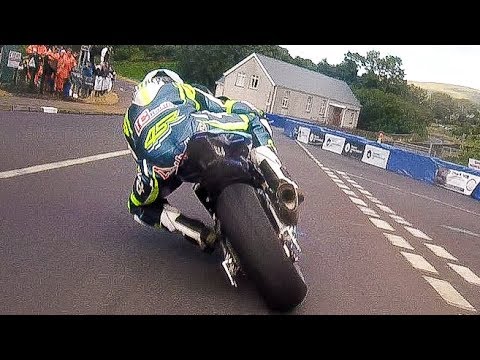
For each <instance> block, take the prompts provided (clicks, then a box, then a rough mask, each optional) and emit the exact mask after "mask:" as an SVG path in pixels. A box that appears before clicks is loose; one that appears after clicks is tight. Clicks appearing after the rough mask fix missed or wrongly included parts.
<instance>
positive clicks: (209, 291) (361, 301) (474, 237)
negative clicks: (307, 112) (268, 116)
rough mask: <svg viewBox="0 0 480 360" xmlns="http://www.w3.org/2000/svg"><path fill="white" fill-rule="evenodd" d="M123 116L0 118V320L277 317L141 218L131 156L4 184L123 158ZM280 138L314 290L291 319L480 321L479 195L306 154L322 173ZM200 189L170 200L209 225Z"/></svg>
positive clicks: (251, 291) (215, 265) (186, 189)
mask: <svg viewBox="0 0 480 360" xmlns="http://www.w3.org/2000/svg"><path fill="white" fill-rule="evenodd" d="M122 120H123V119H122V117H121V116H81V115H63V114H44V113H29V112H0V134H1V135H0V139H1V141H0V153H1V154H2V156H1V157H0V199H1V202H2V204H3V206H2V207H1V208H0V242H1V243H0V314H270V311H269V310H268V309H266V307H265V305H264V304H263V301H262V299H261V298H260V297H259V296H258V294H257V293H256V291H255V288H254V287H253V285H252V284H251V283H250V282H248V280H247V279H241V280H240V282H239V287H238V288H237V289H235V288H232V287H231V286H230V284H229V283H228V281H227V278H226V276H225V275H224V273H223V270H222V269H221V265H220V262H221V260H222V259H221V257H220V254H219V253H217V252H216V253H214V254H212V255H207V254H203V253H202V252H200V251H199V249H197V248H196V247H195V246H193V245H191V244H190V243H188V242H186V241H185V240H184V239H183V238H182V237H179V236H176V235H172V234H168V233H165V232H160V231H157V230H154V229H150V228H146V227H142V226H140V225H139V224H137V223H136V222H134V221H133V219H132V218H131V216H130V214H129V213H128V210H127V208H126V200H127V197H128V195H129V192H130V188H131V185H132V183H133V171H134V163H133V160H132V159H131V157H130V155H120V156H116V157H111V158H106V159H100V160H96V161H91V162H87V163H83V164H77V165H72V166H67V167H62V168H56V169H50V170H45V171H40V172H37V173H31V174H21V173H19V174H18V175H17V176H12V177H9V178H1V177H2V176H1V175H2V174H6V172H7V171H10V170H14V169H22V168H25V167H30V166H35V165H41V164H50V163H55V162H58V161H63V160H68V159H76V158H83V157H87V156H93V155H97V154H103V153H110V152H114V151H121V150H125V149H126V145H125V143H124V140H123V137H122V136H123V135H122ZM275 131H276V132H275V138H276V141H277V146H278V148H279V151H280V153H281V156H282V159H283V161H284V164H285V165H286V167H287V168H288V169H289V171H290V173H291V174H292V176H293V177H294V178H295V179H296V180H297V182H298V183H299V185H300V186H301V187H302V188H303V189H304V191H305V193H306V200H305V203H304V205H303V209H302V213H301V215H300V222H299V231H300V238H299V241H300V244H301V246H302V249H303V254H302V257H301V266H302V268H303V271H304V274H305V276H306V280H307V282H308V285H309V293H308V296H307V299H306V300H305V302H304V303H303V304H302V305H301V306H300V307H298V308H297V309H295V310H294V311H293V312H292V314H319V315H323V314H366V315H368V314H395V315H397V314H398V315H403V314H466V315H470V314H472V315H476V314H478V311H480V284H479V283H477V282H478V281H477V279H478V277H477V278H475V275H472V274H470V273H469V272H468V270H470V271H471V272H473V273H474V274H477V275H478V274H480V262H479V261H478V260H479V259H480V221H479V220H480V206H479V205H480V203H479V202H478V201H476V200H474V199H471V198H468V197H466V196H463V195H461V194H456V193H453V192H450V191H448V190H444V189H441V188H438V187H435V186H431V185H428V184H423V183H421V182H417V181H414V180H411V179H408V178H406V177H403V176H401V175H397V174H394V173H390V172H387V171H384V170H382V169H378V168H376V167H374V166H369V165H366V164H362V163H360V162H358V161H356V160H354V159H349V158H346V157H342V156H340V155H336V154H332V153H329V152H327V151H324V150H322V149H319V148H317V147H314V146H305V149H306V150H307V151H308V152H309V153H310V155H311V156H312V157H314V158H315V159H316V160H317V162H318V163H320V164H321V165H322V167H321V166H319V164H317V162H315V161H314V159H312V158H311V157H310V156H309V154H307V152H306V151H305V150H304V149H303V148H302V147H301V146H300V145H298V144H297V143H296V142H294V141H292V140H290V139H288V138H286V137H285V136H284V135H283V134H281V131H280V130H278V129H275ZM331 170H333V171H331ZM337 171H340V172H337ZM345 176H346V178H345ZM190 187H191V186H190V185H189V184H184V185H182V187H180V188H179V189H178V190H177V191H176V192H175V193H174V194H173V195H171V197H170V200H171V202H172V204H173V205H175V206H177V207H178V208H180V209H182V210H184V212H185V213H187V214H189V215H192V216H197V217H199V218H200V219H202V220H204V221H208V220H209V219H208V215H207V213H206V211H205V210H203V209H202V207H201V205H200V204H199V203H198V201H197V200H196V199H195V197H194V196H193V194H192V192H191V190H190ZM347 188H348V189H347ZM343 190H346V191H347V192H348V191H353V195H352V193H349V194H347V193H345V192H344V191H343ZM369 194H371V196H373V197H374V198H375V199H374V198H372V197H370V198H368V197H367V196H370V195H369ZM350 196H351V198H350ZM354 201H355V202H356V203H354ZM361 201H362V202H363V203H364V205H367V206H366V208H368V209H369V210H365V209H363V211H366V212H368V214H370V215H366V214H365V213H364V212H362V211H361V210H360V208H359V207H358V204H361ZM374 201H375V202H379V203H380V202H381V204H379V205H381V206H382V207H379V206H377V205H376V204H375V202H374ZM357 203H358V204H357ZM385 206H386V207H387V208H385ZM372 210H373V211H374V212H375V215H373V213H372ZM391 212H394V213H395V214H390V213H391ZM390 215H397V216H401V217H402V219H400V218H396V219H394V218H392V217H390ZM370 218H373V219H376V218H378V219H380V220H384V221H386V222H388V224H389V225H390V226H391V227H392V228H389V229H388V230H385V229H381V228H379V227H378V226H385V224H384V223H381V222H378V221H376V220H373V221H375V222H376V225H375V224H374V222H373V221H372V220H371V219H370ZM398 221H400V222H404V224H400V223H398ZM405 222H408V223H410V225H411V226H410V228H413V229H416V230H417V232H415V230H411V229H410V231H412V232H413V233H411V232H409V231H408V230H407V229H406V228H405V227H404V226H405ZM418 230H419V231H421V233H419V232H418ZM384 233H385V234H387V235H384ZM392 235H396V237H395V236H392ZM424 235H426V236H427V238H425V236H424ZM387 236H388V238H387ZM419 236H423V237H424V238H421V237H419ZM399 237H400V238H399ZM453 258H455V259H453ZM422 259H423V260H422ZM460 267H461V268H460ZM454 269H456V270H457V271H458V272H457V271H454ZM465 269H467V270H465ZM459 272H460V273H462V274H464V275H463V276H461V275H460V274H459ZM452 289H453V290H452Z"/></svg>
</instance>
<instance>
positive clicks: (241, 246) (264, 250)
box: [216, 183, 307, 311]
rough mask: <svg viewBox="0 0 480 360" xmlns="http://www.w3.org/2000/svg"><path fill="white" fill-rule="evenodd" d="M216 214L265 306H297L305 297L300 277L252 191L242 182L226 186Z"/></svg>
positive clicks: (283, 309) (273, 307)
mask: <svg viewBox="0 0 480 360" xmlns="http://www.w3.org/2000/svg"><path fill="white" fill-rule="evenodd" d="M216 215H217V217H218V219H219V220H220V224H221V226H222V233H223V234H224V235H225V236H226V237H227V239H228V241H229V242H230V243H231V245H232V247H233V248H234V250H235V252H236V253H237V255H238V257H239V259H240V263H241V266H242V269H243V270H244V272H245V273H246V274H247V276H248V277H250V278H251V279H252V280H253V282H254V283H255V285H256V287H257V289H258V290H259V292H260V293H261V294H262V296H263V297H264V299H265V301H266V303H267V305H268V306H269V307H270V308H271V309H273V310H277V311H288V310H291V309H292V308H294V307H295V306H297V305H299V304H300V303H301V302H302V301H303V300H304V298H305V296H306V294H307V285H306V284H305V281H304V279H303V274H302V273H301V272H300V268H299V267H298V264H294V263H293V262H292V261H291V260H290V259H289V258H288V257H287V255H286V254H285V251H284V250H283V245H282V243H281V241H280V239H279V238H278V236H277V234H276V232H275V231H274V229H273V227H272V224H271V223H270V221H269V219H268V217H267V215H266V214H265V211H264V209H263V207H262V205H261V203H260V200H259V198H258V196H257V194H256V191H255V190H254V189H253V188H252V187H251V186H249V185H247V184H242V183H237V184H233V185H230V186H228V187H226V188H225V189H224V190H223V191H222V193H221V194H220V196H219V198H218V200H217V208H216Z"/></svg>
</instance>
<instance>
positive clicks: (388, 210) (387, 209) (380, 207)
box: [375, 204, 395, 214]
mask: <svg viewBox="0 0 480 360" xmlns="http://www.w3.org/2000/svg"><path fill="white" fill-rule="evenodd" d="M375 205H377V206H378V208H379V209H380V210H383V211H385V212H386V213H388V214H395V211H393V210H392V209H390V208H389V207H388V206H385V205H380V204H375Z"/></svg>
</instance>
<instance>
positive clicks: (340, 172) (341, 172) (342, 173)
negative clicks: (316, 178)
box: [337, 170, 346, 175]
mask: <svg viewBox="0 0 480 360" xmlns="http://www.w3.org/2000/svg"><path fill="white" fill-rule="evenodd" d="M337 173H339V174H340V175H346V174H345V173H344V172H343V171H340V170H337Z"/></svg>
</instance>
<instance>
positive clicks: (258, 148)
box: [123, 69, 291, 247]
mask: <svg viewBox="0 0 480 360" xmlns="http://www.w3.org/2000/svg"><path fill="white" fill-rule="evenodd" d="M262 115H263V112H262V111H259V110H257V109H255V107H254V106H253V105H251V104H249V103H247V102H245V101H234V100H227V101H226V102H225V103H222V102H221V101H220V100H218V99H217V98H215V97H214V96H212V95H210V94H207V93H205V92H203V91H201V90H199V89H196V88H194V87H192V86H191V85H188V84H185V83H184V82H183V81H182V79H181V78H180V77H179V76H178V75H177V74H176V73H174V72H172V71H170V70H166V69H159V70H154V71H152V72H150V73H148V74H147V75H146V76H145V78H144V80H143V81H142V82H141V83H140V84H139V85H138V86H136V88H135V91H134V94H133V100H132V104H131V105H130V107H129V108H128V110H127V112H126V114H125V117H124V121H123V133H124V135H125V137H126V140H127V143H128V146H129V148H130V150H131V151H132V155H133V157H134V159H135V161H136V162H137V175H136V178H135V182H134V185H133V190H132V193H131V195H130V198H129V202H128V207H129V210H130V212H131V213H132V214H133V215H134V217H135V219H136V220H137V221H139V222H140V223H142V224H148V225H151V226H158V227H164V228H167V229H168V230H170V231H180V232H182V233H183V234H184V235H185V236H187V237H188V238H190V239H194V240H195V241H196V242H197V243H198V244H199V245H200V246H202V247H204V246H205V243H204V242H205V239H206V237H208V236H209V233H210V232H209V231H208V230H205V229H206V227H205V226H204V225H203V224H201V223H200V222H196V221H195V220H192V219H188V218H186V217H185V216H183V215H181V214H180V212H179V211H178V210H177V209H175V208H173V207H171V206H170V205H168V202H167V201H166V200H165V197H166V196H167V195H168V194H170V193H171V192H172V191H174V190H175V189H176V188H177V187H178V186H180V185H181V180H180V179H178V178H177V176H176V173H177V169H178V167H179V166H181V162H182V157H183V156H184V154H185V151H186V148H187V143H188V141H189V139H190V138H191V137H192V136H193V135H194V134H196V133H199V132H212V133H224V134H241V135H242V136H244V137H248V138H249V139H251V142H252V147H253V150H252V155H253V160H254V163H255V164H259V163H260V162H261V160H263V159H267V161H269V162H272V167H273V168H274V171H275V172H276V173H277V172H278V173H279V175H280V176H281V177H282V178H286V177H285V176H284V175H283V172H282V171H281V170H280V167H281V163H280V160H279V159H278V157H277V155H276V150H275V148H274V144H273V140H272V133H271V129H270V126H269V125H268V122H266V120H264V119H262ZM255 156H256V157H257V158H258V159H255ZM255 160H257V161H255ZM287 180H288V181H289V182H291V181H290V180H289V179H287Z"/></svg>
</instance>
